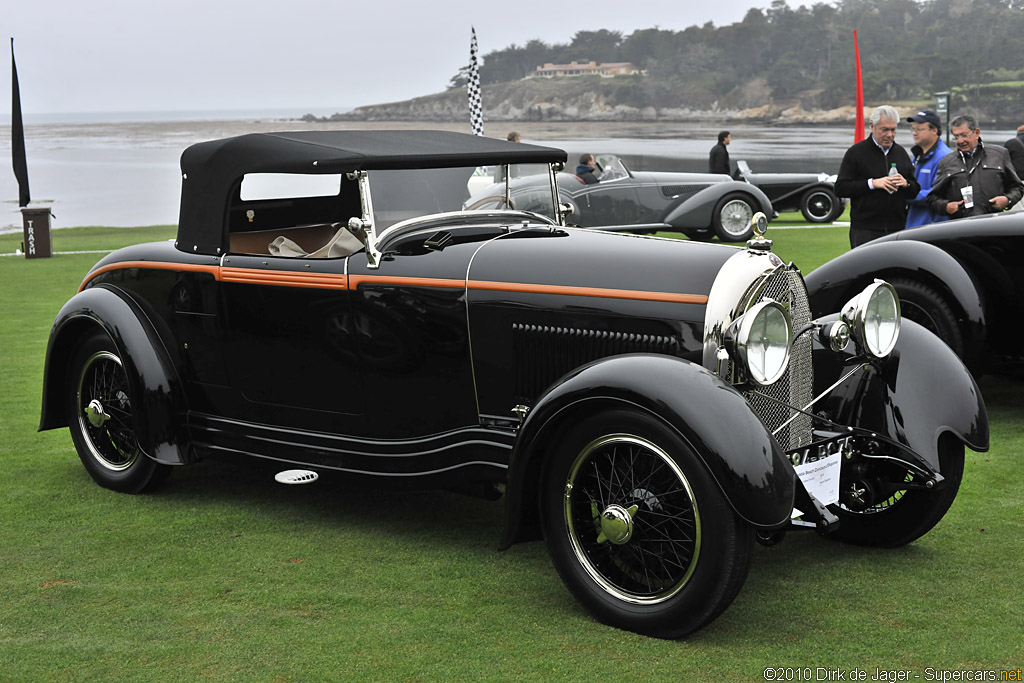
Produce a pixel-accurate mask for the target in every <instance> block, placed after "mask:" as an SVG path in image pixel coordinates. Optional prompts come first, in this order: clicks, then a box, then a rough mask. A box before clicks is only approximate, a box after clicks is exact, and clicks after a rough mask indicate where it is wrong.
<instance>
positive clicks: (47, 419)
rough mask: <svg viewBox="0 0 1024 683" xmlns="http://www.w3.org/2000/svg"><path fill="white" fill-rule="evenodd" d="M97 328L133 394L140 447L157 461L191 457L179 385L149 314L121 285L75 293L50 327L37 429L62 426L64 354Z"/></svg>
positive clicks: (67, 356)
mask: <svg viewBox="0 0 1024 683" xmlns="http://www.w3.org/2000/svg"><path fill="white" fill-rule="evenodd" d="M97 329H102V330H103V331H104V332H105V333H106V334H107V336H109V337H110V339H111V340H112V341H113V343H114V346H115V347H116V348H117V351H118V355H119V356H120V358H121V362H122V363H123V364H124V369H125V373H126V374H127V375H128V381H129V382H130V383H131V385H132V386H131V388H132V392H133V395H134V396H137V397H139V400H140V402H141V407H140V409H139V410H136V411H134V419H135V424H134V427H135V434H136V436H137V437H138V440H139V446H140V447H141V448H142V451H143V452H144V453H145V454H146V455H148V456H149V457H150V458H152V459H154V460H156V461H157V462H161V463H165V464H169V465H179V464H185V463H187V462H190V461H191V460H192V459H194V458H192V457H191V455H190V449H189V448H188V442H189V439H188V435H187V430H186V427H185V424H186V415H187V407H186V405H185V399H184V396H185V393H184V387H183V386H182V383H181V381H180V379H179V378H178V375H177V373H176V372H175V370H174V366H173V364H172V363H171V361H170V359H169V356H168V353H167V351H166V349H165V347H164V344H163V342H162V341H161V339H160V336H159V335H158V334H157V333H156V331H155V329H154V326H153V324H152V322H151V321H150V319H149V316H147V315H146V313H145V311H144V310H143V309H142V307H141V306H140V305H139V304H138V302H136V301H134V300H133V299H132V298H131V297H130V296H128V295H127V294H126V293H124V292H122V291H121V290H119V289H117V288H115V287H112V286H109V285H98V286H96V287H91V288H89V289H86V290H83V291H82V292H79V293H78V294H76V295H75V296H74V297H72V298H71V300H70V301H68V302H67V303H66V304H64V306H63V308H61V310H60V312H59V313H58V314H57V318H56V320H55V321H54V323H53V327H52V329H51V330H50V340H49V343H48V344H47V347H46V360H45V364H44V366H43V406H42V416H41V419H40V423H39V430H40V431H43V430H47V429H55V428H57V427H66V426H67V416H66V415H65V411H64V403H63V399H64V395H65V394H64V392H66V391H68V386H69V382H68V370H69V368H68V359H70V358H71V356H72V354H73V353H74V349H75V346H76V345H77V344H78V343H79V342H80V341H81V340H82V339H83V338H84V337H85V336H87V335H88V334H90V333H91V332H92V331H94V330H97Z"/></svg>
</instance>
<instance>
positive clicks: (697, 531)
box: [541, 410, 753, 638]
mask: <svg viewBox="0 0 1024 683" xmlns="http://www.w3.org/2000/svg"><path fill="white" fill-rule="evenodd" d="M541 503H542V510H541V512H542V516H543V526H544V538H545V542H546V543H547V547H548V551H549V552H550V554H551V558H552V561H553V562H554V565H555V568H556V569H557V570H558V573H559V575H560V576H561V577H562V580H563V581H564V582H565V585H566V586H567V587H568V588H569V590H570V591H571V592H572V593H573V595H574V596H575V597H576V598H577V600H579V601H580V603H581V604H582V605H583V606H584V607H586V608H587V610H589V611H590V612H591V613H592V614H593V615H594V616H595V617H597V619H599V620H600V621H602V622H604V623H606V624H609V625H611V626H615V627H617V628H621V629H625V630H629V631H635V632H637V633H643V634H646V635H650V636H655V637H659V638H677V637H680V636H683V635H686V634H687V633H690V632H692V631H695V630H697V629H699V628H701V627H702V626H704V625H706V624H708V623H710V622H711V621H712V620H713V619H715V617H717V616H718V615H719V614H721V613H722V612H723V611H724V610H725V608H726V607H728V606H729V604H730V603H731V602H732V601H733V599H734V598H735V597H736V594H737V593H738V592H739V590H740V587H741V586H742V585H743V582H744V580H745V579H746V576H747V570H748V568H749V564H750V555H751V549H752V546H753V533H752V530H751V529H750V527H748V526H746V525H745V524H743V523H742V522H741V521H740V520H739V519H738V518H737V517H736V514H735V513H734V512H733V510H732V509H731V508H730V507H729V504H728V503H727V502H726V500H725V499H724V497H723V496H722V494H721V492H720V491H719V490H718V487H717V486H716V485H715V483H714V481H713V480H712V478H711V476H710V474H709V473H708V471H707V469H706V467H705V466H704V464H703V463H702V462H701V461H700V459H699V458H698V457H697V455H696V454H695V453H694V451H693V450H692V449H691V448H690V446H689V445H688V444H687V443H686V442H685V441H684V440H683V439H681V438H680V437H679V435H678V434H677V433H676V432H674V431H673V430H672V429H671V428H669V427H668V426H666V425H665V424H664V423H662V422H661V421H659V420H657V419H655V418H654V417H652V416H650V415H648V414H646V413H640V412H636V411H626V410H612V411H607V412H604V413H600V414H596V415H593V416H592V417H590V418H587V419H585V420H583V421H581V422H580V423H578V424H577V425H575V426H574V427H573V428H572V429H571V430H570V431H569V433H568V434H567V435H566V436H565V438H563V439H562V440H561V441H560V442H559V443H558V444H557V446H556V448H555V450H554V451H553V452H552V453H551V457H550V459H549V462H548V464H547V467H546V469H545V479H544V486H543V497H542V501H541Z"/></svg>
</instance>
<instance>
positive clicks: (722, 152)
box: [708, 130, 732, 175]
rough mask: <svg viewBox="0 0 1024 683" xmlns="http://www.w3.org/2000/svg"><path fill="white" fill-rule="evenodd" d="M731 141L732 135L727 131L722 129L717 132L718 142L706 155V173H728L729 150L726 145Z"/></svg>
mask: <svg viewBox="0 0 1024 683" xmlns="http://www.w3.org/2000/svg"><path fill="white" fill-rule="evenodd" d="M730 142H732V135H730V134H729V131H727V130H723V131H722V132H721V133H719V134H718V144H717V145H715V146H714V147H712V148H711V154H709V155H708V173H724V174H726V175H729V150H728V149H726V145H728V144H729V143H730Z"/></svg>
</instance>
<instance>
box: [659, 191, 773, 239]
mask: <svg viewBox="0 0 1024 683" xmlns="http://www.w3.org/2000/svg"><path fill="white" fill-rule="evenodd" d="M734 192H736V193H740V194H743V195H744V196H749V197H753V198H754V200H755V201H757V202H758V205H756V206H754V207H753V208H754V211H762V212H764V213H766V214H767V215H769V216H771V215H772V203H771V200H770V199H768V195H766V194H765V193H764V192H763V191H762V190H761V188H759V187H756V186H754V185H751V184H749V183H744V182H740V181H738V180H730V181H728V182H724V183H718V184H716V185H711V186H709V187H706V188H704V189H703V190H700V191H699V192H696V193H695V194H692V195H689V196H687V197H685V198H684V199H683V200H682V201H680V202H679V203H678V204H676V205H675V206H673V207H671V209H670V210H669V211H668V213H666V214H665V218H664V222H665V223H668V224H669V225H671V226H672V227H675V228H706V227H707V226H708V225H710V224H711V221H712V218H713V216H714V213H715V208H716V207H717V206H718V203H719V202H720V201H721V200H722V199H724V198H725V197H727V196H728V195H730V194H732V193H734Z"/></svg>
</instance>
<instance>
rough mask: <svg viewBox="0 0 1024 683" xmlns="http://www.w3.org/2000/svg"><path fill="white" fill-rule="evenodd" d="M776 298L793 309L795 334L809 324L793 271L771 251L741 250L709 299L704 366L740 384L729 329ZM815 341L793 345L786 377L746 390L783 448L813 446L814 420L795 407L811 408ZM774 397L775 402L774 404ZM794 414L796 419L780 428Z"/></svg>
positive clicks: (802, 288)
mask: <svg viewBox="0 0 1024 683" xmlns="http://www.w3.org/2000/svg"><path fill="white" fill-rule="evenodd" d="M768 298H770V299H773V300H775V301H777V302H779V303H780V304H782V305H783V306H784V307H786V308H787V309H788V310H789V313H790V317H791V319H792V323H793V330H794V333H795V331H797V330H800V329H801V328H803V327H804V326H805V325H807V324H808V323H809V322H810V321H811V311H810V305H809V303H808V299H807V288H806V287H805V286H804V281H803V278H802V277H801V275H800V272H799V271H798V270H796V268H795V267H792V266H786V265H785V264H783V262H782V260H781V259H779V257H778V256H776V255H775V254H772V253H771V252H767V251H757V250H745V251H742V252H738V253H737V254H736V255H735V256H733V257H732V258H731V259H729V261H727V262H726V263H725V265H724V266H723V267H722V269H721V271H720V272H719V274H718V276H717V278H716V279H715V283H714V285H713V286H712V288H711V293H710V295H709V297H708V305H707V309H706V314H705V319H704V354H703V364H704V367H706V368H708V369H709V370H711V371H712V372H714V373H716V374H718V375H719V376H720V377H722V378H723V379H725V380H726V381H728V382H730V383H733V384H740V383H742V382H743V378H742V377H739V376H738V374H739V373H738V369H737V366H736V363H734V362H733V360H732V359H731V358H729V356H728V354H727V353H725V352H724V349H725V331H726V330H727V329H728V328H729V326H730V325H731V324H732V323H733V322H734V321H735V320H736V319H737V318H739V317H740V316H741V315H743V313H745V312H746V311H747V309H749V308H750V307H751V306H753V305H754V304H756V303H758V302H759V301H762V300H764V299H768ZM811 346H812V342H811V337H810V335H806V334H805V335H803V336H802V337H800V338H799V339H797V340H796V342H795V343H794V344H793V348H792V350H791V352H790V360H789V367H788V368H787V370H786V373H785V374H784V375H783V376H782V378H781V379H780V380H779V381H777V382H775V384H772V385H771V386H768V387H760V388H758V389H756V390H749V391H748V390H746V387H744V396H745V397H746V398H747V401H748V402H749V403H750V406H751V408H752V409H753V410H754V412H755V413H756V414H757V415H758V417H760V418H761V421H762V422H763V423H764V424H765V426H766V427H767V428H768V431H770V432H773V433H775V432H776V431H777V433H776V434H775V437H776V439H777V440H778V441H779V444H780V445H781V446H782V447H783V448H784V449H785V450H791V449H794V448H800V447H803V446H806V445H808V444H809V443H810V442H811V418H810V417H809V416H807V415H803V414H800V413H798V412H797V411H795V410H793V409H792V408H791V406H796V407H799V408H803V407H804V406H807V405H808V404H809V403H810V402H811V400H812V398H813V391H814V370H813V367H812V363H811ZM773 399H774V400H773ZM794 415H796V416H797V417H796V418H795V419H793V421H792V422H790V423H789V424H787V425H786V426H785V427H783V428H782V429H779V427H781V425H783V424H784V423H785V422H786V421H787V420H789V419H790V418H792V417H793V416H794Z"/></svg>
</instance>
